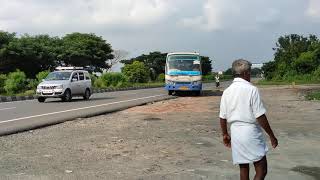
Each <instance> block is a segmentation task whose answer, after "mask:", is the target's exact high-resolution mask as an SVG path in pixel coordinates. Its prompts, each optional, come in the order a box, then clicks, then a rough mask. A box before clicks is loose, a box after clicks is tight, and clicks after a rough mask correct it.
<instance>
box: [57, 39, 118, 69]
mask: <svg viewBox="0 0 320 180" xmlns="http://www.w3.org/2000/svg"><path fill="white" fill-rule="evenodd" d="M62 41H63V43H62V53H61V54H60V55H59V58H58V59H59V61H60V64H66V65H72V66H91V67H94V68H95V70H96V71H100V72H101V71H102V70H103V69H109V68H110V66H109V65H108V63H107V61H109V60H111V59H113V57H114V56H113V54H112V52H113V50H112V48H111V45H110V44H109V43H107V42H106V41H105V40H104V39H103V38H102V37H99V36H96V35H95V34H86V33H72V34H67V35H66V36H64V37H63V38H62Z"/></svg>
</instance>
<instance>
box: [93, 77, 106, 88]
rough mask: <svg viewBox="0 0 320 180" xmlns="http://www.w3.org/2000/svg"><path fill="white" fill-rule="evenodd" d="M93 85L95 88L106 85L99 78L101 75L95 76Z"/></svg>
mask: <svg viewBox="0 0 320 180" xmlns="http://www.w3.org/2000/svg"><path fill="white" fill-rule="evenodd" d="M93 86H94V87H96V88H106V85H105V84H104V81H103V79H101V77H100V78H97V79H96V80H95V81H94V83H93Z"/></svg>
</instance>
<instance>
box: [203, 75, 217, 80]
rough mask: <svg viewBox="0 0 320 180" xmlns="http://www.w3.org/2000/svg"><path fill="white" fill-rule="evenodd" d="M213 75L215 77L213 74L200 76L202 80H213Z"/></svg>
mask: <svg viewBox="0 0 320 180" xmlns="http://www.w3.org/2000/svg"><path fill="white" fill-rule="evenodd" d="M214 77H215V76H214V75H213V74H208V75H204V76H202V80H203V81H213V80H215V78H214Z"/></svg>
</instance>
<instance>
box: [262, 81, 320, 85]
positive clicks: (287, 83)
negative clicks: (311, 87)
mask: <svg viewBox="0 0 320 180" xmlns="http://www.w3.org/2000/svg"><path fill="white" fill-rule="evenodd" d="M293 82H294V83H295V84H296V85H302V84H320V81H305V80H296V81H275V80H270V81H269V80H260V81H258V82H257V83H256V85H291V84H292V83H293Z"/></svg>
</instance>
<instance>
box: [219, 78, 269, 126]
mask: <svg viewBox="0 0 320 180" xmlns="http://www.w3.org/2000/svg"><path fill="white" fill-rule="evenodd" d="M265 113H266V109H265V107H264V105H263V103H262V100H261V98H260V94H259V91H258V88H256V87H255V86H253V85H252V84H251V83H250V82H248V81H246V80H244V79H242V78H235V79H234V80H233V83H232V84H231V85H230V86H229V87H228V88H227V89H226V90H225V91H224V92H223V95H222V98H221V103H220V115H219V116H220V118H222V119H227V121H228V123H233V122H237V121H239V122H246V123H256V122H257V120H256V118H258V117H260V116H261V115H263V114H265Z"/></svg>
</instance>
